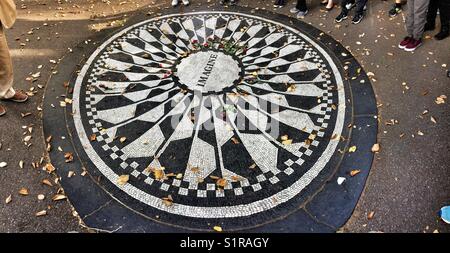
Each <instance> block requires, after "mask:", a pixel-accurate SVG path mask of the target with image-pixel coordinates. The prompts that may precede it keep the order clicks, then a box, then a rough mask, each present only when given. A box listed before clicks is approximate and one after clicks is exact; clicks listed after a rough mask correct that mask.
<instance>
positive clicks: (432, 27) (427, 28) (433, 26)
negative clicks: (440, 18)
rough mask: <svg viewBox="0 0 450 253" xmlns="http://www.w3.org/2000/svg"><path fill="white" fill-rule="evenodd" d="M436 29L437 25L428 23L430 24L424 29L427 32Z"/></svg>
mask: <svg viewBox="0 0 450 253" xmlns="http://www.w3.org/2000/svg"><path fill="white" fill-rule="evenodd" d="M434 28H436V25H435V24H432V23H428V22H427V23H425V27H424V30H425V31H433V30H434Z"/></svg>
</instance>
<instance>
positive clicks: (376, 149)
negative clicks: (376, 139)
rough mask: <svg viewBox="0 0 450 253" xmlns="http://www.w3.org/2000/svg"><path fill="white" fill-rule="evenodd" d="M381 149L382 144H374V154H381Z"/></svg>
mask: <svg viewBox="0 0 450 253" xmlns="http://www.w3.org/2000/svg"><path fill="white" fill-rule="evenodd" d="M380 149H381V147H380V144H379V143H375V144H373V146H372V152H374V153H375V152H380Z"/></svg>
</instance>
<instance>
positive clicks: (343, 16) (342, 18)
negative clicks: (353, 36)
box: [334, 12, 348, 23]
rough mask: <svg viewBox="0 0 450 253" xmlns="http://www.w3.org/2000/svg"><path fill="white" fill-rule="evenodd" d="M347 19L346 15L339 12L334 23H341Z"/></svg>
mask: <svg viewBox="0 0 450 253" xmlns="http://www.w3.org/2000/svg"><path fill="white" fill-rule="evenodd" d="M347 18H348V16H347V14H346V13H344V12H341V14H339V15H338V16H337V17H336V18H335V19H334V21H336V23H341V22H342V21H344V20H346V19H347Z"/></svg>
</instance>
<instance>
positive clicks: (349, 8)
mask: <svg viewBox="0 0 450 253" xmlns="http://www.w3.org/2000/svg"><path fill="white" fill-rule="evenodd" d="M355 6H356V3H354V2H353V3H348V4H346V5H345V8H346V9H347V10H351V9H353V7H355Z"/></svg>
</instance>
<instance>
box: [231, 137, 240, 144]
mask: <svg viewBox="0 0 450 253" xmlns="http://www.w3.org/2000/svg"><path fill="white" fill-rule="evenodd" d="M231 141H232V142H233V143H234V144H239V140H238V139H237V138H235V137H233V138H231Z"/></svg>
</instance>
